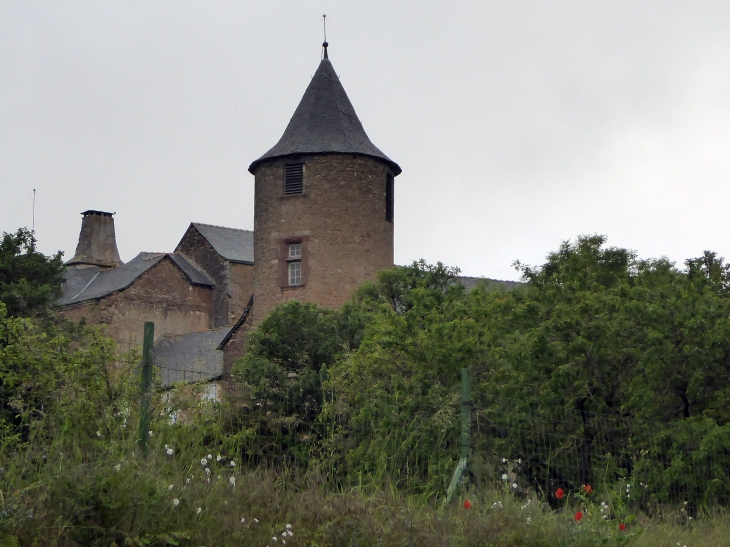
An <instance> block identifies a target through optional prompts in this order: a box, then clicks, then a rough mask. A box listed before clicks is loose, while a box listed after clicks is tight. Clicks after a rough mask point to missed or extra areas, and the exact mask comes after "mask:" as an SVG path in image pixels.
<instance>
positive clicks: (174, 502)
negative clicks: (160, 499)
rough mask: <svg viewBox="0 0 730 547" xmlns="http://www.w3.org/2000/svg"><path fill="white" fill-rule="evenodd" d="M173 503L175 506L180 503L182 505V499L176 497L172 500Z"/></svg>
mask: <svg viewBox="0 0 730 547" xmlns="http://www.w3.org/2000/svg"><path fill="white" fill-rule="evenodd" d="M172 504H173V505H174V506H175V507H177V506H178V505H180V500H179V499H177V498H175V499H174V500H172Z"/></svg>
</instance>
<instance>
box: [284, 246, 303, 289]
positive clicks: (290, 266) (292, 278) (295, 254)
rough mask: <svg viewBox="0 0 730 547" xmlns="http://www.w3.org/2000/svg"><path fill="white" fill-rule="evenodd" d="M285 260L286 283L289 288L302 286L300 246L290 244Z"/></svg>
mask: <svg viewBox="0 0 730 547" xmlns="http://www.w3.org/2000/svg"><path fill="white" fill-rule="evenodd" d="M287 254H288V258H287V265H286V268H287V281H288V285H289V286H290V287H293V286H295V285H301V284H302V244H301V243H290V244H289V252H288V253H287Z"/></svg>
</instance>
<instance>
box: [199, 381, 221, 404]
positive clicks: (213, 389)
mask: <svg viewBox="0 0 730 547" xmlns="http://www.w3.org/2000/svg"><path fill="white" fill-rule="evenodd" d="M200 398H201V400H203V401H210V402H211V403H216V402H218V386H217V385H216V384H208V385H206V386H204V387H203V392H202V393H201V394H200Z"/></svg>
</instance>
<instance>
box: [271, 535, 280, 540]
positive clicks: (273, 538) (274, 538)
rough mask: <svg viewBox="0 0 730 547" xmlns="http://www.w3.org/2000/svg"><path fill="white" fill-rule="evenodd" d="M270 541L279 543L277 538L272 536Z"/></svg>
mask: <svg viewBox="0 0 730 547" xmlns="http://www.w3.org/2000/svg"><path fill="white" fill-rule="evenodd" d="M271 541H279V538H278V537H276V536H273V537H272V538H271Z"/></svg>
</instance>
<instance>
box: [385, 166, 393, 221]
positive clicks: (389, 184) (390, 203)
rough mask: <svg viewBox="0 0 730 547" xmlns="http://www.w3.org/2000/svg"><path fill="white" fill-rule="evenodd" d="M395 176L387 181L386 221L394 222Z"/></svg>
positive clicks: (389, 176)
mask: <svg viewBox="0 0 730 547" xmlns="http://www.w3.org/2000/svg"><path fill="white" fill-rule="evenodd" d="M393 186H394V185H393V175H391V174H388V177H387V178H386V179H385V220H387V221H388V222H393V212H394V211H393V190H394V188H393Z"/></svg>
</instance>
